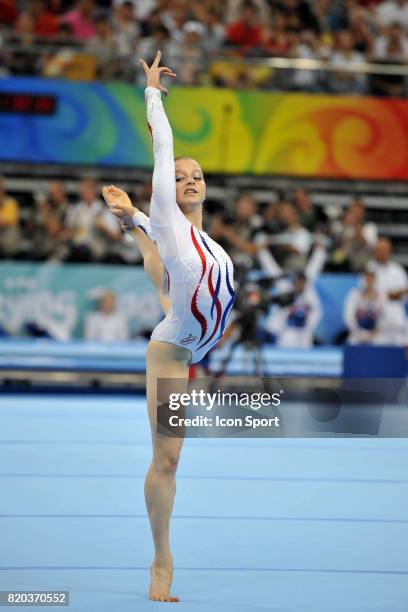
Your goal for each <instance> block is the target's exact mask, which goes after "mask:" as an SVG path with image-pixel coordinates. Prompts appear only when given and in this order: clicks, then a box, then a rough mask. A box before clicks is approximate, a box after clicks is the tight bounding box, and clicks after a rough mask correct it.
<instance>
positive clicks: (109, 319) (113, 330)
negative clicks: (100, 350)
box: [84, 291, 129, 342]
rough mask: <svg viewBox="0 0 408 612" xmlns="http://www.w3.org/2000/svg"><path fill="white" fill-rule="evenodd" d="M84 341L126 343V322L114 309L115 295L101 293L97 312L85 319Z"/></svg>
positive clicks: (120, 313) (127, 333) (127, 332)
mask: <svg viewBox="0 0 408 612" xmlns="http://www.w3.org/2000/svg"><path fill="white" fill-rule="evenodd" d="M84 337H85V340H88V341H95V342H126V341H127V340H129V329H128V322H127V320H126V317H125V315H124V314H123V313H122V312H119V311H118V310H117V309H116V300H115V295H114V294H113V293H111V292H110V291H106V292H105V293H103V295H102V296H101V298H100V300H99V305H98V310H97V311H95V312H91V313H89V314H88V315H87V316H86V318H85V328H84Z"/></svg>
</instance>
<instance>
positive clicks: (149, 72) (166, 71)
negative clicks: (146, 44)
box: [139, 51, 176, 96]
mask: <svg viewBox="0 0 408 612" xmlns="http://www.w3.org/2000/svg"><path fill="white" fill-rule="evenodd" d="M160 60H161V51H158V52H157V54H156V57H155V59H154V62H153V64H152V65H151V66H150V68H149V66H148V65H147V64H146V62H145V61H144V59H142V58H140V60H139V62H140V63H141V64H142V67H143V70H144V71H145V74H146V87H155V88H156V89H159V90H160V91H162V92H163V93H164V95H165V96H167V95H168V93H169V92H168V90H167V89H166V87H163V85H162V84H161V83H160V77H161V76H162V75H164V76H171V77H175V76H176V73H175V72H173V70H172V69H171V68H167V66H160V67H159V64H160Z"/></svg>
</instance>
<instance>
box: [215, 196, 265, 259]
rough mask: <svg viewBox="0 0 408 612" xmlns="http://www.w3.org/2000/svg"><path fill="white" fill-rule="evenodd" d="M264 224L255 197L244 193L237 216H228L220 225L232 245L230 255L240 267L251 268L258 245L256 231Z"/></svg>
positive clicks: (238, 202)
mask: <svg viewBox="0 0 408 612" xmlns="http://www.w3.org/2000/svg"><path fill="white" fill-rule="evenodd" d="M261 225H262V218H261V217H260V215H258V214H257V203H256V200H255V198H254V197H253V196H252V195H251V194H249V193H244V194H242V195H241V196H240V197H239V198H238V201H237V204H236V212H235V218H230V219H228V218H226V219H225V220H224V223H222V224H221V226H220V228H219V229H220V232H221V234H222V236H223V238H224V240H226V241H227V243H228V244H229V245H230V246H229V247H228V249H229V251H228V252H229V255H230V257H231V258H232V260H233V261H234V263H235V264H236V265H237V266H238V267H240V266H241V267H244V268H250V267H251V266H252V262H253V256H254V255H255V254H256V252H257V247H256V245H255V244H254V243H253V238H254V236H255V233H256V232H257V230H259V228H260V227H261Z"/></svg>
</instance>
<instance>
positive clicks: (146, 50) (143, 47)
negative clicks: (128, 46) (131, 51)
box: [134, 24, 179, 84]
mask: <svg viewBox="0 0 408 612" xmlns="http://www.w3.org/2000/svg"><path fill="white" fill-rule="evenodd" d="M157 49H160V50H161V52H162V57H163V64H165V65H168V66H172V68H174V66H175V64H177V60H178V49H179V47H178V43H176V42H175V41H173V40H171V39H170V35H169V31H168V29H167V28H166V27H165V26H164V25H162V24H161V25H157V26H155V27H154V29H153V30H152V33H151V35H150V36H147V37H146V38H141V39H140V42H139V44H138V46H137V50H136V53H135V64H134V65H135V66H138V65H139V57H143V59H144V60H145V61H146V62H147V64H149V65H150V64H151V63H152V62H153V60H154V58H155V55H156V53H157ZM136 80H137V82H138V83H139V84H142V83H144V81H145V77H144V75H143V74H141V72H140V70H137V71H136Z"/></svg>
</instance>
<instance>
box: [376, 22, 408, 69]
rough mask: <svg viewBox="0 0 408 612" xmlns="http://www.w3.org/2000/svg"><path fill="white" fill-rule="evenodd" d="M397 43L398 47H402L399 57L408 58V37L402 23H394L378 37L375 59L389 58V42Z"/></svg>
mask: <svg viewBox="0 0 408 612" xmlns="http://www.w3.org/2000/svg"><path fill="white" fill-rule="evenodd" d="M390 42H391V43H394V44H396V46H397V48H398V49H401V53H400V57H399V59H400V60H401V59H403V58H405V59H408V37H407V35H406V34H405V33H404V30H403V28H402V26H401V24H400V23H392V24H391V25H390V26H389V27H388V28H386V30H385V31H384V33H383V34H382V35H381V36H378V37H377V38H376V41H375V44H374V49H373V59H374V60H375V61H377V60H380V59H387V58H388V59H389V44H390Z"/></svg>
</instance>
